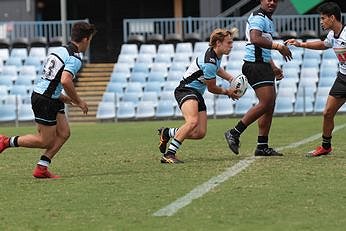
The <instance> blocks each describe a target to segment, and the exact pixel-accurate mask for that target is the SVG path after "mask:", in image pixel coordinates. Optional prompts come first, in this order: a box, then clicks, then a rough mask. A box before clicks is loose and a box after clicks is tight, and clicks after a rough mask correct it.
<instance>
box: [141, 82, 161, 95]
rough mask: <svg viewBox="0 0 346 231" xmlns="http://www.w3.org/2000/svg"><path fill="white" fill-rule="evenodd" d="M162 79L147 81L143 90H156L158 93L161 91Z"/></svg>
mask: <svg viewBox="0 0 346 231" xmlns="http://www.w3.org/2000/svg"><path fill="white" fill-rule="evenodd" d="M163 83H164V82H163V81H151V82H148V83H147V84H146V85H145V87H144V92H151V91H153V92H156V93H160V92H161V91H162V86H163Z"/></svg>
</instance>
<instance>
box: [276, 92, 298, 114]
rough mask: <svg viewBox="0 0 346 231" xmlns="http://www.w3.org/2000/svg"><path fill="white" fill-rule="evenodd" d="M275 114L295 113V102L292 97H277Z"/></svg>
mask: <svg viewBox="0 0 346 231" xmlns="http://www.w3.org/2000/svg"><path fill="white" fill-rule="evenodd" d="M274 113H275V114H291V113H293V102H292V98H291V97H285V96H283V97H277V98H276V104H275V109H274Z"/></svg>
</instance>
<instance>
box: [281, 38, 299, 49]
mask: <svg viewBox="0 0 346 231" xmlns="http://www.w3.org/2000/svg"><path fill="white" fill-rule="evenodd" d="M284 44H285V45H291V46H295V47H300V42H299V41H297V40H296V39H287V40H286V41H285V42H284Z"/></svg>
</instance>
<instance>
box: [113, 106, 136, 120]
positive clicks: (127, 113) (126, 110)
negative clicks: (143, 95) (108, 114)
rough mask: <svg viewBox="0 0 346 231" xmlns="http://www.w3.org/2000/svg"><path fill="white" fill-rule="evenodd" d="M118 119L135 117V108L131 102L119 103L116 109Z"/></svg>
mask: <svg viewBox="0 0 346 231" xmlns="http://www.w3.org/2000/svg"><path fill="white" fill-rule="evenodd" d="M116 115H117V118H118V119H133V118H135V115H136V108H135V105H134V103H133V102H119V107H118V109H117V114H116Z"/></svg>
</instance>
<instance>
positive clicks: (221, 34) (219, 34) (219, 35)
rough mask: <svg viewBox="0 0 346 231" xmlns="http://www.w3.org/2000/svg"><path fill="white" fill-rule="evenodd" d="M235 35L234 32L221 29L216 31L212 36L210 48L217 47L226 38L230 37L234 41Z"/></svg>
mask: <svg viewBox="0 0 346 231" xmlns="http://www.w3.org/2000/svg"><path fill="white" fill-rule="evenodd" d="M233 33H234V30H228V29H221V28H217V29H215V30H214V31H213V32H212V33H211V35H210V40H209V46H211V47H215V46H216V42H217V41H220V42H222V41H223V40H224V39H225V37H227V36H228V35H229V36H231V38H232V39H233Z"/></svg>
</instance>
